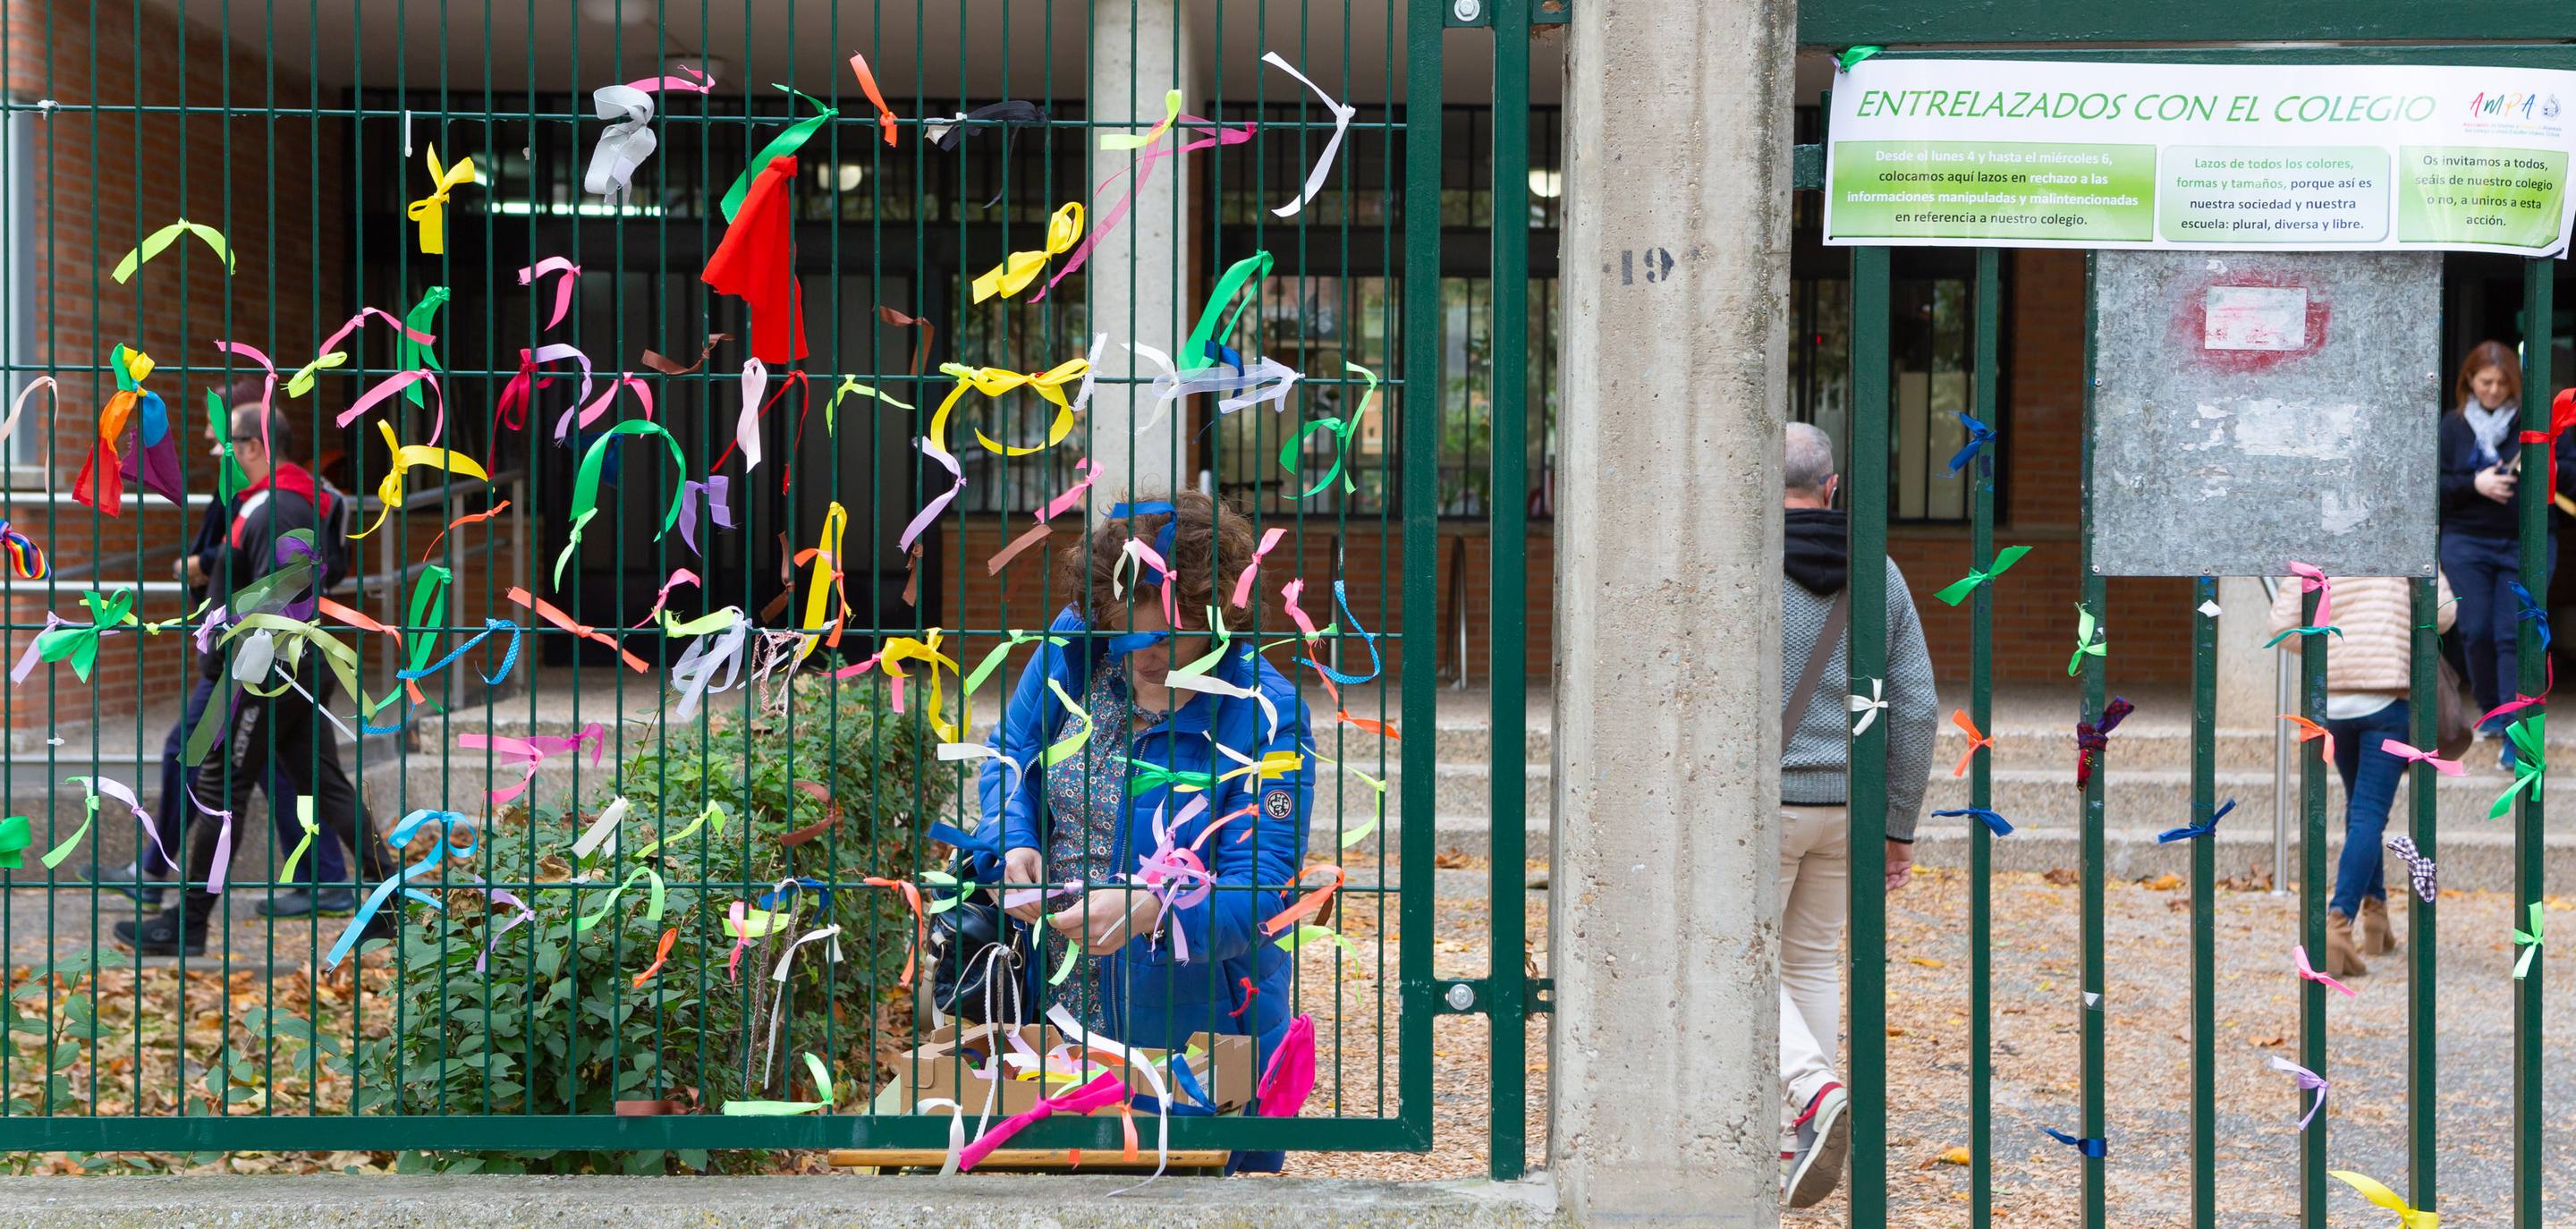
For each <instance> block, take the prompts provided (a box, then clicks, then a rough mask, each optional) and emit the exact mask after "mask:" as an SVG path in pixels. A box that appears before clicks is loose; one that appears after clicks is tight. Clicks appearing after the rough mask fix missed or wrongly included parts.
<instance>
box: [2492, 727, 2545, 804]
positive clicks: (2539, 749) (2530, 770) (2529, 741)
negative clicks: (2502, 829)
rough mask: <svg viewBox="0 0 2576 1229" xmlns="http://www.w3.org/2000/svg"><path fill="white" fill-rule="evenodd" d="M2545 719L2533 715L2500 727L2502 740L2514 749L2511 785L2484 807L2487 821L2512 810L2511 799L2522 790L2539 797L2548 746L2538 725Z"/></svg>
mask: <svg viewBox="0 0 2576 1229" xmlns="http://www.w3.org/2000/svg"><path fill="white" fill-rule="evenodd" d="M2547 719H2548V714H2546V713H2533V714H2532V715H2530V716H2528V717H2525V718H2523V719H2522V720H2520V721H2517V722H2514V723H2513V724H2512V725H2509V726H2506V727H2505V728H2504V736H2505V740H2506V741H2508V742H2510V743H2512V744H2513V748H2514V758H2513V785H2512V786H2511V787H2510V788H2508V789H2506V790H2505V792H2503V793H2501V794H2498V795H2496V800H2495V805H2494V806H2491V807H2488V808H2487V818H2489V819H2502V818H2503V817H2504V813H2505V812H2507V811H2510V810H2512V809H2513V800H2514V798H2515V796H2516V795H2519V794H2521V793H2522V792H2523V791H2524V790H2530V791H2531V796H2532V797H2534V798H2537V797H2539V796H2540V778H2541V774H2543V773H2545V772H2547V771H2549V762H2548V755H2547V752H2548V746H2547V744H2546V743H2545V742H2544V740H2543V739H2542V736H2541V735H2542V729H2541V723H2542V722H2543V721H2546V720H2547Z"/></svg>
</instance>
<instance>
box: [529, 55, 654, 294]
mask: <svg viewBox="0 0 2576 1229" xmlns="http://www.w3.org/2000/svg"><path fill="white" fill-rule="evenodd" d="M663 80H665V81H675V80H677V78H674V77H665V78H663ZM549 274H560V275H561V276H559V277H557V278H556V279H555V310H554V314H553V315H551V316H548V317H547V318H546V327H547V328H553V327H555V326H556V325H558V324H562V323H563V318H564V315H565V313H567V312H570V311H571V310H572V291H573V284H574V283H575V282H578V281H580V280H581V266H580V265H577V264H574V263H573V262H571V261H570V260H567V259H565V258H564V257H561V256H549V257H546V258H545V259H544V260H540V261H538V262H537V263H535V264H533V265H529V266H528V267H527V268H524V269H521V270H519V284H520V285H522V286H534V285H536V284H537V279H538V278H541V277H545V276H547V275H549Z"/></svg>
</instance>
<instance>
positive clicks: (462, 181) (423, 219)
mask: <svg viewBox="0 0 2576 1229" xmlns="http://www.w3.org/2000/svg"><path fill="white" fill-rule="evenodd" d="M429 178H430V182H431V191H430V194H429V195H427V196H424V197H422V198H420V199H419V200H416V201H413V202H412V203H411V220H412V221H414V222H417V223H419V224H420V250H421V254H422V255H424V256H437V255H440V254H442V253H444V252H446V251H447V194H448V193H450V192H454V191H455V190H457V189H458V188H461V187H464V186H465V185H467V184H470V183H481V182H482V181H481V180H479V179H477V178H475V176H474V159H472V158H459V159H457V160H456V164H455V165H453V166H441V165H439V162H438V147H437V146H435V145H432V146H430V147H429Z"/></svg>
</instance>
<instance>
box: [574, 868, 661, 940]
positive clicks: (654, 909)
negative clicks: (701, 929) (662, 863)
mask: <svg viewBox="0 0 2576 1229" xmlns="http://www.w3.org/2000/svg"><path fill="white" fill-rule="evenodd" d="M638 879H649V880H651V881H652V883H653V897H652V899H651V900H650V901H649V902H647V903H646V905H645V907H644V918H645V920H646V921H651V922H658V921H661V920H662V876H661V874H660V872H657V871H655V870H654V869H653V868H652V867H649V866H639V867H636V868H635V869H634V871H633V872H631V873H629V874H628V875H627V876H626V878H624V879H622V880H619V881H618V884H617V887H616V888H614V889H613V890H611V891H610V892H609V893H608V899H606V900H604V901H601V902H599V907H598V908H596V909H593V910H591V911H590V912H588V913H585V914H583V915H581V916H580V917H578V918H575V919H573V923H572V932H573V933H574V934H581V933H582V932H584V931H587V930H589V929H590V928H591V927H593V926H597V925H599V923H600V922H601V921H602V920H603V919H605V918H607V916H608V914H609V911H610V910H612V909H615V908H616V907H617V898H618V897H620V896H623V895H625V894H626V889H627V888H629V887H632V886H634V883H635V881H636V880H638Z"/></svg>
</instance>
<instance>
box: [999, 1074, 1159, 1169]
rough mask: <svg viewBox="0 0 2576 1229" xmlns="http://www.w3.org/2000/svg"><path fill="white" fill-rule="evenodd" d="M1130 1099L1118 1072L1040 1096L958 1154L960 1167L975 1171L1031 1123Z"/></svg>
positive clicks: (1088, 1110) (1079, 1112)
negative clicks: (994, 1151) (1068, 1089)
mask: <svg viewBox="0 0 2576 1229" xmlns="http://www.w3.org/2000/svg"><path fill="white" fill-rule="evenodd" d="M1126 1096H1127V1084H1126V1082H1125V1081H1123V1080H1121V1079H1120V1078H1119V1077H1118V1073H1117V1072H1115V1071H1103V1072H1101V1073H1100V1074H1099V1075H1097V1076H1094V1077H1093V1078H1092V1081H1091V1082H1090V1083H1088V1084H1085V1085H1083V1086H1082V1087H1080V1088H1077V1089H1074V1090H1073V1091H1072V1092H1069V1093H1066V1094H1064V1095H1063V1096H1061V1097H1040V1098H1038V1103H1037V1104H1035V1105H1032V1106H1030V1107H1029V1108H1027V1109H1025V1110H1022V1111H1020V1112H1019V1113H1016V1114H1013V1115H1011V1116H1010V1117H1008V1118H1005V1119H1003V1120H1001V1121H1000V1122H997V1123H994V1124H993V1128H992V1129H991V1130H989V1131H986V1132H984V1133H983V1134H982V1135H978V1136H976V1137H975V1142H974V1143H971V1144H968V1145H966V1147H965V1150H964V1151H962V1152H959V1153H958V1154H957V1168H958V1169H959V1170H961V1171H965V1170H972V1169H974V1168H975V1167H976V1166H977V1165H980V1164H982V1163H983V1161H984V1158H985V1157H988V1156H991V1155H992V1154H993V1150H994V1149H996V1148H999V1147H1001V1146H1002V1145H1004V1144H1006V1143H1009V1142H1010V1140H1011V1137H1012V1136H1014V1135H1017V1134H1019V1133H1020V1131H1021V1130H1022V1129H1023V1128H1025V1127H1027V1126H1028V1125H1029V1124H1031V1123H1037V1122H1044V1121H1046V1120H1047V1119H1049V1118H1053V1117H1055V1116H1056V1115H1057V1114H1088V1113H1090V1112H1091V1111H1093V1110H1096V1109H1099V1108H1101V1107H1102V1106H1107V1105H1115V1104H1117V1103H1118V1102H1120V1101H1122V1100H1124V1099H1125V1098H1126Z"/></svg>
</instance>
